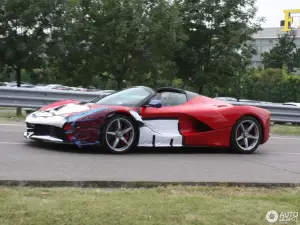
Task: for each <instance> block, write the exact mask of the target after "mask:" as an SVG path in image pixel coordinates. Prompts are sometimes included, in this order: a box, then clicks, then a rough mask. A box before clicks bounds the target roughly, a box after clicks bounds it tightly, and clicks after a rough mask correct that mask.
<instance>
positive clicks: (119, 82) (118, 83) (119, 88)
mask: <svg viewBox="0 0 300 225" xmlns="http://www.w3.org/2000/svg"><path fill="white" fill-rule="evenodd" d="M115 81H116V83H117V91H119V90H121V88H122V85H123V84H122V82H123V80H122V79H121V80H115Z"/></svg>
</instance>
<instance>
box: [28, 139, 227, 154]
mask: <svg viewBox="0 0 300 225" xmlns="http://www.w3.org/2000/svg"><path fill="white" fill-rule="evenodd" d="M27 145H28V146H30V147H31V148H33V149H36V150H45V151H58V152H66V153H76V154H109V153H107V152H105V151H103V150H102V149H101V148H99V147H97V146H87V147H82V148H79V147H77V146H75V145H65V144H53V143H43V142H36V141H29V142H27ZM127 154H135V155H140V154H231V152H230V151H229V150H228V149H226V148H207V147H173V148H170V147H156V148H150V147H148V148H147V147H137V148H134V149H132V150H131V151H130V152H128V153H127Z"/></svg>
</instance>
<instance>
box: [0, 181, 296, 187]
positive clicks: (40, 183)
mask: <svg viewBox="0 0 300 225" xmlns="http://www.w3.org/2000/svg"><path fill="white" fill-rule="evenodd" d="M0 186H11V187H80V188H154V187H163V186H225V187H263V188H276V187H284V188H296V187H300V183H247V182H159V181H38V180H0Z"/></svg>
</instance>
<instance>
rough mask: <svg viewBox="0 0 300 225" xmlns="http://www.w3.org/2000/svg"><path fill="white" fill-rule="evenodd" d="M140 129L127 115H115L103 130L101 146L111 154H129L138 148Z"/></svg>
mask: <svg viewBox="0 0 300 225" xmlns="http://www.w3.org/2000/svg"><path fill="white" fill-rule="evenodd" d="M137 141H138V129H137V126H136V124H135V123H134V121H133V120H132V119H131V118H130V117H128V116H126V115H118V114H117V115H114V116H112V117H111V118H109V119H108V120H107V121H106V123H105V125H104V126H103V128H102V132H101V136H100V145H101V147H103V148H104V149H105V150H106V151H108V152H110V153H119V154H120V153H127V152H128V151H130V150H131V149H132V148H134V147H136V146H137Z"/></svg>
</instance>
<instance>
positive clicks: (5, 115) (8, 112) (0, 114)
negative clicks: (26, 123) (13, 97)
mask: <svg viewBox="0 0 300 225" xmlns="http://www.w3.org/2000/svg"><path fill="white" fill-rule="evenodd" d="M16 112H17V110H16V109H15V108H0V120H13V121H23V120H25V118H26V116H27V115H26V112H25V111H24V110H22V116H17V114H16Z"/></svg>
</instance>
